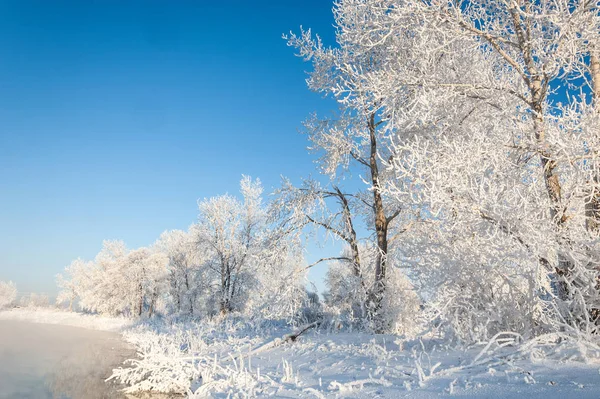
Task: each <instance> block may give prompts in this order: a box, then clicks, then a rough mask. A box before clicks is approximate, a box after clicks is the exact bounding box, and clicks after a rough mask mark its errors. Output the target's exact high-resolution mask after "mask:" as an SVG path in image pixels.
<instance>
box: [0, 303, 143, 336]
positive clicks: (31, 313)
mask: <svg viewBox="0 0 600 399" xmlns="http://www.w3.org/2000/svg"><path fill="white" fill-rule="evenodd" d="M0 320H20V321H29V322H33V323H44V324H60V325H63V326H72V327H81V328H89V329H92V330H98V331H113V332H119V331H123V330H124V329H126V328H127V327H130V326H131V325H132V324H133V322H132V320H130V319H126V318H122V317H106V316H97V315H89V314H83V313H77V312H66V311H62V310H58V309H51V308H13V309H7V310H2V311H0Z"/></svg>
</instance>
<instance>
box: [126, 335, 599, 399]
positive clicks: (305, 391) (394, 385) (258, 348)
mask: <svg viewBox="0 0 600 399" xmlns="http://www.w3.org/2000/svg"><path fill="white" fill-rule="evenodd" d="M281 332H282V331H281V329H279V328H273V329H269V328H268V327H267V328H262V327H259V328H248V327H247V326H243V325H238V326H235V325H230V326H220V327H216V328H215V326H207V325H193V324H188V325H185V326H184V327H181V326H173V327H159V328H157V327H148V326H146V327H144V326H139V327H137V328H135V329H133V330H131V331H129V332H127V333H126V334H125V337H126V339H128V340H129V341H130V342H131V343H133V344H135V345H137V346H138V349H139V353H140V358H138V359H137V360H135V361H133V362H132V363H131V365H133V366H134V368H130V369H121V370H116V373H115V376H117V377H118V376H120V377H121V380H122V381H123V382H126V383H128V384H131V385H133V388H139V389H142V390H148V389H162V390H179V391H182V392H183V391H187V394H188V395H189V396H190V397H194V398H203V397H216V398H221V397H222V398H226V397H267V396H270V397H287V398H310V397H314V398H401V397H407V398H437V397H440V396H441V397H458V398H462V397H469V398H514V397H530V398H545V399H548V398H562V399H564V398H600V374H599V371H598V370H599V367H600V363H598V356H597V352H595V351H594V352H593V353H592V352H590V351H589V350H588V349H587V348H584V347H579V346H578V345H577V344H572V345H571V344H569V343H563V344H560V345H559V346H554V347H552V348H551V349H548V348H547V347H544V345H541V343H540V344H539V345H535V346H531V345H529V344H520V345H514V346H513V345H511V346H506V347H503V348H501V347H499V345H497V344H496V343H495V342H496V341H494V343H492V344H491V345H490V346H489V348H487V350H484V348H485V346H484V345H482V346H476V347H472V348H470V349H457V348H451V347H447V346H444V345H443V344H442V343H441V342H436V341H435V340H428V341H420V340H419V341H402V340H400V339H399V338H398V337H395V336H390V335H388V336H385V335H378V336H374V335H368V334H361V333H325V332H311V333H308V334H306V335H303V336H301V337H300V338H299V339H298V340H297V341H296V342H294V343H284V344H281V345H273V343H274V342H277V338H275V337H277V336H281ZM499 338H503V337H499ZM498 342H502V341H498ZM265 345H267V348H266V349H265ZM585 350H587V351H588V352H587V353H585V354H584V353H583V351H585ZM584 358H585V359H587V363H586V362H584V361H583V360H584ZM117 379H118V378H117Z"/></svg>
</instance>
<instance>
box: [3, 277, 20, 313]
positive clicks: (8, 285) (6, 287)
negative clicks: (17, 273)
mask: <svg viewBox="0 0 600 399" xmlns="http://www.w3.org/2000/svg"><path fill="white" fill-rule="evenodd" d="M16 300H17V286H16V284H15V283H13V282H12V281H8V282H6V281H0V309H4V308H7V307H9V306H11V305H13V304H14V303H15V301H16Z"/></svg>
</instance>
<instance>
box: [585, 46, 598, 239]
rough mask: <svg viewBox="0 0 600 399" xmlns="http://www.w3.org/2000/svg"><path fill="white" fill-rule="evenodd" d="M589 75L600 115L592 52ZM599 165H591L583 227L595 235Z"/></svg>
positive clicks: (596, 66) (596, 108)
mask: <svg viewBox="0 0 600 399" xmlns="http://www.w3.org/2000/svg"><path fill="white" fill-rule="evenodd" d="M590 75H591V77H592V101H593V104H594V108H595V110H596V112H598V113H600V58H599V57H598V55H597V54H596V53H595V52H594V51H593V50H592V51H591V54H590ZM599 167H600V165H598V164H597V163H596V164H592V168H595V169H596V170H593V171H592V173H593V184H592V189H591V192H590V196H589V198H588V199H587V201H586V204H585V216H586V221H585V226H586V228H587V230H588V231H589V232H590V233H592V234H594V235H596V234H598V230H599V229H600V190H599V189H598V183H599V182H600V179H599V177H598V173H599V171H598V170H597V168H599Z"/></svg>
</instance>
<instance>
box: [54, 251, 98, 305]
mask: <svg viewBox="0 0 600 399" xmlns="http://www.w3.org/2000/svg"><path fill="white" fill-rule="evenodd" d="M89 268H90V265H89V264H88V263H87V262H85V261H84V260H82V259H75V260H74V261H73V262H71V264H70V265H69V266H67V267H66V268H65V271H64V274H62V273H59V274H57V275H56V285H57V287H58V289H59V292H58V295H57V297H56V304H57V305H61V304H68V306H69V311H72V310H73V305H74V304H75V302H76V301H77V299H78V298H79V297H80V296H81V290H82V289H83V284H84V278H85V276H86V272H87V270H88V269H89Z"/></svg>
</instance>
